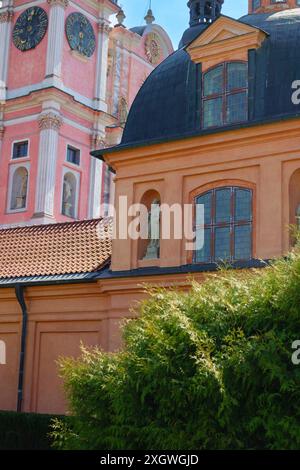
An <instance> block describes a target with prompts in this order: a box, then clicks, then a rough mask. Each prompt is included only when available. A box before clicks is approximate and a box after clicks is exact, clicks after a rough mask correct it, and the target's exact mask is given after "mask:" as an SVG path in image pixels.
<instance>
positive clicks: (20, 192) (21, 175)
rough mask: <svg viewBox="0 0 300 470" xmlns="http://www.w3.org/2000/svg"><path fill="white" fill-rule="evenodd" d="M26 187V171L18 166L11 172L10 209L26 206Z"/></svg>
mask: <svg viewBox="0 0 300 470" xmlns="http://www.w3.org/2000/svg"><path fill="white" fill-rule="evenodd" d="M27 188H28V171H27V169H26V168H24V167H18V168H17V169H16V170H15V171H14V174H13V178H12V186H11V197H10V210H13V211H14V210H15V211H18V210H22V209H25V208H26V203H27Z"/></svg>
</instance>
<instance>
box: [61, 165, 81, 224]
mask: <svg viewBox="0 0 300 470" xmlns="http://www.w3.org/2000/svg"><path fill="white" fill-rule="evenodd" d="M67 163H69V162H67ZM74 166H75V167H77V165H74ZM66 173H72V175H73V176H75V179H76V194H75V210H74V217H69V216H68V215H66V214H63V211H62V202H63V195H64V179H65V175H66ZM80 176H81V175H80V172H78V171H75V170H73V169H71V168H70V167H67V166H63V171H62V181H61V194H60V213H61V215H63V216H64V217H67V218H68V219H71V220H77V219H78V204H79V194H80V182H81V181H80V179H81V178H80Z"/></svg>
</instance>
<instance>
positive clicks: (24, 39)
mask: <svg viewBox="0 0 300 470" xmlns="http://www.w3.org/2000/svg"><path fill="white" fill-rule="evenodd" d="M47 27H48V17H47V13H46V12H45V10H43V9H42V8H40V7H32V8H28V9H27V10H25V11H23V13H22V14H21V15H20V16H19V18H18V19H17V21H16V24H15V27H14V30H13V42H14V45H15V46H16V47H17V48H18V49H20V51H28V50H29V49H33V48H35V47H36V46H37V45H38V44H39V43H40V42H41V40H42V39H43V37H44V36H45V34H46V31H47Z"/></svg>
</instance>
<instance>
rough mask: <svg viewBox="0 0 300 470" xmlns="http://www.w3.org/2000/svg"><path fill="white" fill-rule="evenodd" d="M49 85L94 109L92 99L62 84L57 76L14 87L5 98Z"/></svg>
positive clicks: (27, 93) (23, 94)
mask: <svg viewBox="0 0 300 470" xmlns="http://www.w3.org/2000/svg"><path fill="white" fill-rule="evenodd" d="M51 86H53V87H55V88H57V89H58V90H61V91H63V92H65V93H67V94H69V95H71V96H72V97H74V99H75V101H78V103H81V104H83V105H85V106H87V107H88V108H91V109H94V102H93V100H91V99H89V98H87V97H85V96H83V95H81V94H79V93H77V92H76V91H74V90H72V89H71V88H68V87H66V86H64V84H63V83H61V82H59V81H58V80H57V78H56V79H55V77H51V78H46V79H45V80H44V81H42V82H40V83H35V84H34V85H28V86H25V87H21V88H15V89H14V90H10V91H8V93H7V99H15V98H21V97H22V96H27V95H29V94H30V93H31V92H33V91H38V90H44V89H46V88H49V87H51Z"/></svg>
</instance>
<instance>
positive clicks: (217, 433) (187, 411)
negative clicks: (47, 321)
mask: <svg viewBox="0 0 300 470" xmlns="http://www.w3.org/2000/svg"><path fill="white" fill-rule="evenodd" d="M139 313H140V316H139V318H138V319H136V320H131V321H129V322H128V323H127V325H126V326H125V328H124V349H123V351H122V352H120V353H118V354H107V353H104V352H102V351H99V350H91V351H84V350H83V355H82V357H81V359H78V360H72V359H65V360H64V361H63V362H62V373H63V376H64V379H65V384H66V390H67V393H68V397H69V402H70V407H71V410H72V412H73V417H69V418H67V421H64V422H63V423H60V422H59V421H57V422H56V423H55V425H54V430H53V436H54V438H55V442H56V446H57V447H58V448H63V449H144V450H146V449H147V450H148V449H157V450H164V449H174V450H177V449H179V450H183V449H195V450H196V449H212V450H213V449H300V366H297V365H294V364H293V362H292V354H293V352H294V351H293V349H292V343H293V342H294V341H296V340H300V253H299V251H298V250H296V251H294V252H293V253H291V254H290V255H289V256H288V257H287V258H286V259H284V260H280V261H278V262H276V263H275V264H274V265H273V266H271V267H267V268H266V269H262V270H257V271H254V272H251V273H247V272H240V273H238V272H235V271H224V272H220V273H219V274H218V275H214V276H211V277H210V279H209V280H208V281H207V282H204V283H202V284H198V283H196V282H195V283H194V284H193V287H192V289H191V291H190V292H189V293H188V294H185V293H182V292H177V291H172V290H154V291H153V290H151V291H150V299H149V300H147V301H145V302H144V303H142V304H141V306H140V308H139Z"/></svg>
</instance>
